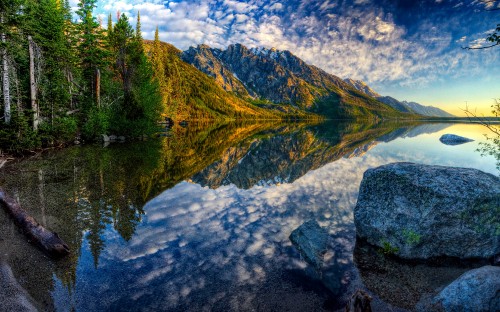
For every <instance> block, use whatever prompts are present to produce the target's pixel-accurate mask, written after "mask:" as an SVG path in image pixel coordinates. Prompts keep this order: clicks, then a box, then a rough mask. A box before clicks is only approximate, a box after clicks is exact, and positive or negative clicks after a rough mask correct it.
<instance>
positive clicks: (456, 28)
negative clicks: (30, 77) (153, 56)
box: [73, 0, 500, 114]
mask: <svg viewBox="0 0 500 312" xmlns="http://www.w3.org/2000/svg"><path fill="white" fill-rule="evenodd" d="M73 1H74V2H77V0H73ZM484 2H486V3H482V2H481V1H479V0H475V1H474V0H469V1H459V0H421V1H414V0H399V1H398V0H395V1H392V0H286V1H285V0H247V1H240V0H175V1H163V0H120V1H114V0H99V1H98V3H97V5H98V8H97V9H96V14H98V15H99V16H100V17H101V18H102V20H103V22H104V24H105V23H106V19H107V15H108V14H109V13H111V14H112V15H113V17H115V16H116V12H117V11H119V12H121V13H126V14H127V15H129V16H130V17H131V18H133V19H135V18H136V16H137V11H140V14H141V22H142V30H143V35H144V37H145V38H149V39H152V38H153V35H154V29H155V27H156V26H158V27H159V29H160V38H161V39H162V40H164V41H167V42H169V43H172V44H174V45H175V46H176V47H178V48H179V49H182V50H185V49H187V48H189V47H190V46H195V45H198V44H201V43H205V44H208V45H210V46H212V47H218V48H225V47H227V46H228V45H229V44H232V43H242V44H244V45H246V46H248V47H255V46H263V47H268V48H271V47H275V48H278V49H281V50H290V51H291V52H292V53H294V54H296V55H297V56H299V57H301V58H302V59H304V60H305V61H306V62H308V63H309V64H313V65H316V66H318V67H320V68H322V69H324V70H326V71H327V72H329V73H331V74H334V75H337V76H339V77H341V78H347V77H349V78H354V79H361V80H364V81H366V82H367V83H368V84H369V85H370V86H372V88H374V89H375V90H376V91H377V92H379V93H381V94H383V95H391V96H394V97H396V98H398V99H400V100H411V101H417V102H420V103H422V104H425V105H434V106H439V107H441V108H444V109H446V110H448V111H450V112H451V113H455V114H460V112H461V111H460V109H459V108H464V107H465V105H466V101H467V102H468V105H469V107H470V108H477V109H478V110H479V111H480V112H484V113H487V112H489V109H488V108H489V107H490V105H491V104H492V103H493V99H492V98H500V71H499V70H498V68H500V47H497V48H494V49H487V50H464V49H462V48H461V47H465V46H478V45H480V44H482V43H484V40H485V39H484V38H486V37H487V34H488V33H491V32H492V31H493V29H494V28H495V27H496V24H497V23H500V10H496V11H495V10H493V11H491V9H494V8H497V7H500V1H489V0H484Z"/></svg>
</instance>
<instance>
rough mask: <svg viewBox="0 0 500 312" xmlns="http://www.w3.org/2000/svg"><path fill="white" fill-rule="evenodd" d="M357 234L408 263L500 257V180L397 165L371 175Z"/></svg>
mask: <svg viewBox="0 0 500 312" xmlns="http://www.w3.org/2000/svg"><path fill="white" fill-rule="evenodd" d="M354 222H355V224H356V233H357V235H358V236H359V237H361V238H363V239H366V240H367V241H368V242H369V243H370V244H372V245H376V246H379V247H381V248H383V250H384V251H385V252H386V253H393V254H396V255H397V256H399V257H402V258H407V259H429V258H433V257H440V256H448V257H458V258H483V259H489V258H492V257H494V256H495V255H497V254H499V253H500V178H498V177H496V176H494V175H492V174H488V173H485V172H482V171H479V170H475V169H466V168H452V167H442V166H426V165H419V164H413V163H393V164H389V165H385V166H381V167H378V168H374V169H369V170H367V171H366V172H365V174H364V176H363V180H362V182H361V186H360V191H359V197H358V202H357V204H356V207H355V208H354Z"/></svg>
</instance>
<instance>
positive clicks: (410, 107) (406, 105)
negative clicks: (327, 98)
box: [344, 78, 456, 117]
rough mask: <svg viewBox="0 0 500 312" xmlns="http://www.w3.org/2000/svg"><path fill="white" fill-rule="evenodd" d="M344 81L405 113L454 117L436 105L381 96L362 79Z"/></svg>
mask: <svg viewBox="0 0 500 312" xmlns="http://www.w3.org/2000/svg"><path fill="white" fill-rule="evenodd" d="M344 81H345V82H347V83H349V84H350V85H351V86H353V87H354V88H356V89H358V90H359V91H361V92H364V93H366V94H367V95H370V96H372V97H374V98H376V99H377V100H379V101H380V102H382V103H385V104H387V105H389V106H391V107H392V108H394V109H397V110H398V111H401V112H406V113H416V114H420V115H423V116H430V117H456V116H455V115H452V114H450V113H448V112H446V111H444V110H442V109H440V108H438V107H434V106H426V105H422V104H420V103H416V102H408V101H399V100H397V99H395V98H393V97H391V96H387V95H386V96H382V95H380V94H378V93H377V92H376V91H374V90H373V89H372V88H370V87H369V86H368V85H367V84H366V83H365V82H364V81H362V80H354V79H351V78H347V79H344Z"/></svg>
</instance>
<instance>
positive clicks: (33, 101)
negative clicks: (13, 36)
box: [28, 36, 40, 131]
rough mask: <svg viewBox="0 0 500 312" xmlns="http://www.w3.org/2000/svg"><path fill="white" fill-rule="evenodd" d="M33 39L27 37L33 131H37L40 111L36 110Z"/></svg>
mask: <svg viewBox="0 0 500 312" xmlns="http://www.w3.org/2000/svg"><path fill="white" fill-rule="evenodd" d="M33 44H34V42H33V39H32V38H31V36H28V46H29V54H30V96H31V109H32V110H33V130H34V131H37V130H38V124H39V123H40V110H39V108H38V103H37V101H36V91H37V90H36V89H37V85H36V80H35V52H34V49H33Z"/></svg>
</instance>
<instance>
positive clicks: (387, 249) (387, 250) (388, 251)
mask: <svg viewBox="0 0 500 312" xmlns="http://www.w3.org/2000/svg"><path fill="white" fill-rule="evenodd" d="M398 251H399V248H398V247H394V246H392V245H391V243H389V242H388V241H383V242H382V253H384V254H385V255H394V254H395V253H397V252H398Z"/></svg>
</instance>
